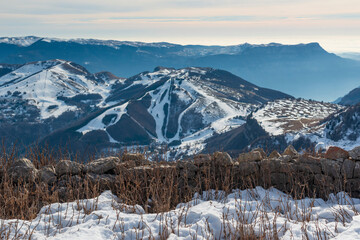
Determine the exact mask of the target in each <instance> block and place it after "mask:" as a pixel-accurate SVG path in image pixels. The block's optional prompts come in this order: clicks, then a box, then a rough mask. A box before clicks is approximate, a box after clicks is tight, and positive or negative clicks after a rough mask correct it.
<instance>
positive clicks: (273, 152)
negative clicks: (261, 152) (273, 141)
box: [268, 150, 281, 158]
mask: <svg viewBox="0 0 360 240" xmlns="http://www.w3.org/2000/svg"><path fill="white" fill-rule="evenodd" d="M279 157H281V154H280V153H279V152H278V151H276V150H274V151H272V152H271V153H270V155H269V157H268V158H279Z"/></svg>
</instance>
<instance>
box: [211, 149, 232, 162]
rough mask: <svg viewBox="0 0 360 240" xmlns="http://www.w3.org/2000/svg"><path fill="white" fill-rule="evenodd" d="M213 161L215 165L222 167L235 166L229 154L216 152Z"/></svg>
mask: <svg viewBox="0 0 360 240" xmlns="http://www.w3.org/2000/svg"><path fill="white" fill-rule="evenodd" d="M213 160H214V162H215V163H217V164H220V165H232V164H234V161H233V159H232V158H231V157H230V155H229V154H228V153H227V152H215V153H214V154H213Z"/></svg>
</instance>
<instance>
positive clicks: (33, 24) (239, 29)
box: [0, 0, 360, 52]
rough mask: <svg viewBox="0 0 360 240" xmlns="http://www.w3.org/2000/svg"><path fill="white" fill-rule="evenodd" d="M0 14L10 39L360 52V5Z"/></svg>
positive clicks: (200, 2)
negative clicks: (273, 45)
mask: <svg viewBox="0 0 360 240" xmlns="http://www.w3.org/2000/svg"><path fill="white" fill-rule="evenodd" d="M0 13H1V14H0V33H1V35H2V36H9V37H14V36H28V35H35V36H44V37H57V38H66V39H69V38H94V39H111V40H120V41H141V42H171V43H178V44H195V45H237V44H241V43H245V42H248V43H251V44H266V43H270V42H278V43H282V44H298V43H309V42H319V43H320V44H321V46H322V47H323V48H324V49H326V50H327V51H329V52H360V28H359V27H358V26H360V2H359V1H358V0H343V1H341V2H339V1H336V0H328V1H325V0H301V1H300V0H293V1H286V0H272V1H268V0H252V1H250V0H244V1H241V2H240V1H236V0H224V1H213V0H206V1H205V0H194V1H189V0H174V1H165V0H148V1H142V0H133V1H131V2H124V1H111V0H103V1H101V2H98V1H95V0H88V1H84V0H77V1H69V0H64V1H62V2H54V1H44V0H33V1H25V0H14V1H11V2H10V3H6V5H5V4H4V6H2V7H1V8H0Z"/></svg>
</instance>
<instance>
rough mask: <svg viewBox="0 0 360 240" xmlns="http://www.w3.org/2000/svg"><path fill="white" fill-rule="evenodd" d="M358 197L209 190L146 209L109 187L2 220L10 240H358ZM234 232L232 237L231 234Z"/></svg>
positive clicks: (0, 228) (258, 189)
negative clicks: (252, 238) (249, 235)
mask: <svg viewBox="0 0 360 240" xmlns="http://www.w3.org/2000/svg"><path fill="white" fill-rule="evenodd" d="M359 211H360V199H355V198H350V197H348V196H347V195H346V194H345V193H343V192H340V193H338V194H336V195H335V194H331V195H330V196H329V199H328V200H327V201H324V200H322V199H311V198H305V199H300V200H294V199H293V198H292V197H291V196H289V195H286V194H284V193H282V192H280V191H278V190H276V189H274V188H271V189H269V190H265V189H263V188H261V187H256V188H254V189H248V190H234V191H233V192H232V193H231V194H229V195H227V196H226V195H225V194H224V193H223V192H221V191H220V192H216V191H207V192H204V193H203V195H199V194H195V196H194V198H193V200H191V201H190V202H188V203H181V204H179V205H178V206H177V207H176V209H174V210H172V211H169V212H163V213H159V214H149V213H145V211H144V209H143V208H142V207H141V206H139V205H135V206H130V205H125V204H123V203H122V201H121V199H118V198H117V197H116V196H114V195H113V194H112V193H111V192H110V191H105V192H104V193H102V194H101V195H100V196H99V197H98V198H95V199H87V200H80V201H76V202H70V203H62V204H60V203H54V204H51V205H47V206H44V207H43V208H42V209H41V211H40V213H39V214H38V216H37V217H36V218H35V219H34V220H32V221H24V220H17V219H11V220H5V219H4V220H0V234H3V236H4V235H5V234H9V237H10V239H11V238H16V239H28V238H29V236H30V234H31V239H59V240H62V239H74V240H75V239H87V240H90V239H150V238H151V239H160V238H161V237H163V238H161V239H164V238H167V239H194V238H196V239H229V238H231V239H235V238H239V237H240V236H239V235H237V234H238V233H239V232H237V231H236V230H239V229H243V230H244V231H249V232H250V231H251V230H253V231H254V234H255V235H256V236H257V237H264V239H270V238H271V237H272V236H274V232H276V235H277V236H278V238H279V239H318V236H319V235H321V236H322V237H323V238H324V239H359V238H360V215H359ZM231 234H233V235H231Z"/></svg>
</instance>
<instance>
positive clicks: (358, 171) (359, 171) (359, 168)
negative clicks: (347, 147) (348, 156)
mask: <svg viewBox="0 0 360 240" xmlns="http://www.w3.org/2000/svg"><path fill="white" fill-rule="evenodd" d="M353 177H354V178H360V162H356V163H355V167H354V176H353Z"/></svg>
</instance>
